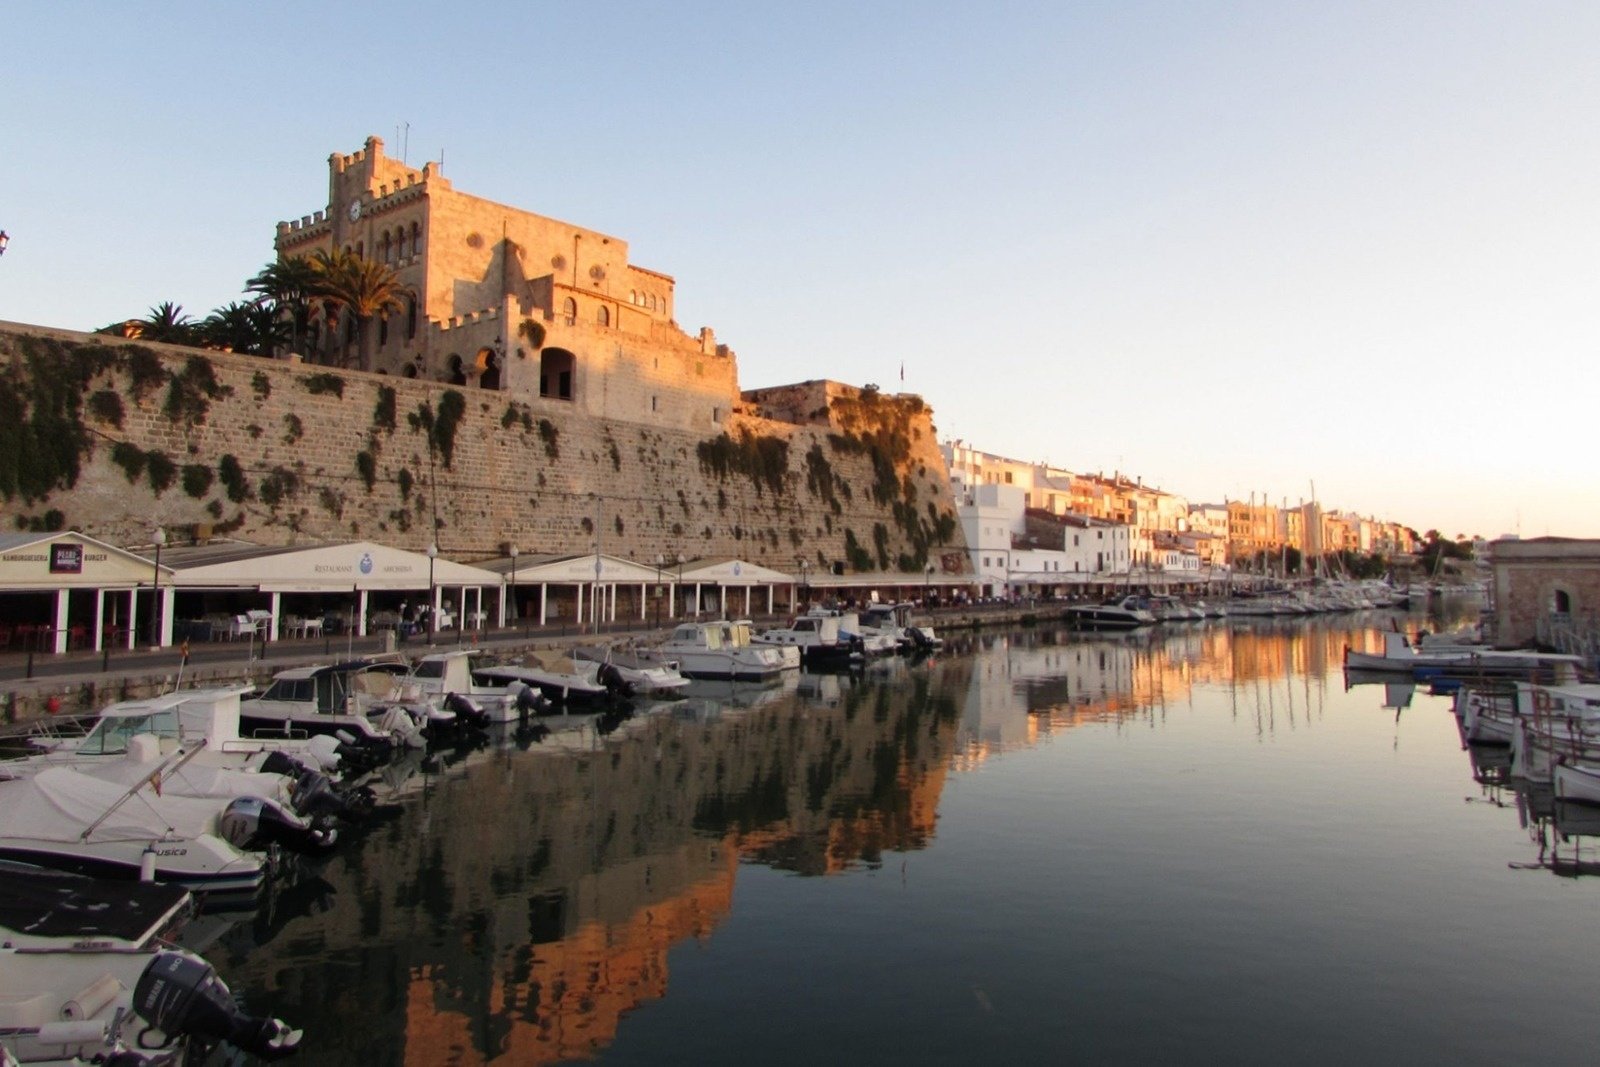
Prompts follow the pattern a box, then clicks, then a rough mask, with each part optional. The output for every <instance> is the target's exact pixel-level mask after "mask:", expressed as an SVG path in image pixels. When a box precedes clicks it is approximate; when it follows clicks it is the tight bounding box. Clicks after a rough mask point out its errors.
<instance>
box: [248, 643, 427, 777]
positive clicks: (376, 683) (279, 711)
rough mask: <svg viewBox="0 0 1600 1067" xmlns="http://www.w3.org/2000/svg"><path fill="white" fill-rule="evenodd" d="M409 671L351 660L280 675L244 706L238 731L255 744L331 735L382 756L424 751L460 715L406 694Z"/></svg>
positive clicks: (394, 665) (393, 664) (398, 665)
mask: <svg viewBox="0 0 1600 1067" xmlns="http://www.w3.org/2000/svg"><path fill="white" fill-rule="evenodd" d="M408 670H409V669H408V668H407V666H406V665H405V664H403V663H396V662H393V661H374V660H352V661H350V662H347V663H336V664H331V665H330V664H322V665H317V666H311V667H295V668H291V669H289V670H286V671H280V672H278V673H277V674H275V675H273V677H272V684H271V685H269V686H267V688H266V690H265V691H264V692H262V693H261V694H259V695H257V696H250V697H246V698H244V699H242V700H241V701H240V704H239V732H240V733H241V734H243V735H244V736H245V737H248V738H251V739H262V738H276V737H300V738H304V737H312V736H315V735H317V734H330V735H333V736H336V737H338V738H340V739H341V740H343V741H344V742H345V743H346V744H347V745H350V746H352V747H354V748H357V749H369V750H377V751H378V752H380V753H383V754H388V753H391V752H393V750H394V749H396V748H418V747H421V746H422V745H424V744H425V743H426V741H425V739H424V734H425V732H426V731H438V730H448V729H450V728H453V727H454V724H455V713H454V712H451V711H448V710H446V709H444V708H442V707H438V706H435V705H433V704H432V702H430V701H429V700H428V699H427V698H426V697H424V696H423V695H422V694H420V693H414V694H407V693H406V692H405V691H404V690H403V688H402V686H401V683H400V679H401V678H403V677H404V676H405V674H406V673H408ZM408 696H409V697H410V699H407V698H408Z"/></svg>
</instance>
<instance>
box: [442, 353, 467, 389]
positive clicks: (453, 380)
mask: <svg viewBox="0 0 1600 1067" xmlns="http://www.w3.org/2000/svg"><path fill="white" fill-rule="evenodd" d="M446 365H447V366H448V367H449V370H450V384H451V385H466V384H467V375H466V371H464V370H463V369H462V367H461V357H460V356H458V355H455V354H454V353H452V354H451V356H450V359H449V361H448V362H447V364H446Z"/></svg>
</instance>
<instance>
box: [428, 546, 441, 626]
mask: <svg viewBox="0 0 1600 1067" xmlns="http://www.w3.org/2000/svg"><path fill="white" fill-rule="evenodd" d="M438 558H439V546H438V545H437V544H434V543H432V542H430V543H429V544H428V644H429V645H432V644H433V630H434V626H435V625H436V622H437V620H435V619H434V614H435V611H436V609H437V607H438V603H439V598H438V597H437V596H436V595H435V594H434V591H433V561H434V560H436V559H438Z"/></svg>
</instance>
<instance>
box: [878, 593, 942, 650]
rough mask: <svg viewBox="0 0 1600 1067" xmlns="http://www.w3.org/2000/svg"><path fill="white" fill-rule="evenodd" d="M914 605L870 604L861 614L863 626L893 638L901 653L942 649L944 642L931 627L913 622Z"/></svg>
mask: <svg viewBox="0 0 1600 1067" xmlns="http://www.w3.org/2000/svg"><path fill="white" fill-rule="evenodd" d="M911 609H912V605H910V604H906V603H899V604H869V605H868V606H867V608H866V610H865V611H863V612H862V613H861V625H862V626H863V627H866V628H867V629H869V630H877V631H878V632H879V633H882V634H887V635H888V636H889V637H890V638H892V639H893V640H894V642H895V644H896V645H897V646H898V647H899V649H900V651H901V652H931V651H933V650H934V649H936V648H942V647H943V646H944V642H943V641H941V640H940V639H939V638H937V637H935V636H934V633H933V628H932V627H931V626H918V625H915V624H913V623H912V621H911Z"/></svg>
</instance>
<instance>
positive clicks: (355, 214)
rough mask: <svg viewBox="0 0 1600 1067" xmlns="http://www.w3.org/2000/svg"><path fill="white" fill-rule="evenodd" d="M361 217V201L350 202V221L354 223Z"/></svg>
mask: <svg viewBox="0 0 1600 1067" xmlns="http://www.w3.org/2000/svg"><path fill="white" fill-rule="evenodd" d="M360 217H361V201H359V200H352V201H350V221H351V222H354V221H356V220H357V219H359V218H360Z"/></svg>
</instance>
